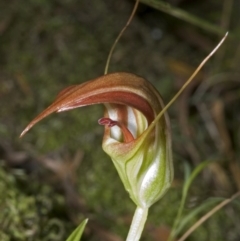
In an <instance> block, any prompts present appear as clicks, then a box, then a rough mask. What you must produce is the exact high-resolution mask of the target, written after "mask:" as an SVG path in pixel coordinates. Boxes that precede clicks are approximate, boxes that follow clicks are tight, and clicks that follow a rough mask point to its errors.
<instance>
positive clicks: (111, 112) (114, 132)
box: [105, 104, 122, 141]
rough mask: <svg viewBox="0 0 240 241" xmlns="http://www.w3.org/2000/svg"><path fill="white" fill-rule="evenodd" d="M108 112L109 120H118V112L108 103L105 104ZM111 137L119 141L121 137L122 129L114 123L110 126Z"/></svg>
mask: <svg viewBox="0 0 240 241" xmlns="http://www.w3.org/2000/svg"><path fill="white" fill-rule="evenodd" d="M105 106H106V108H107V112H108V117H109V118H110V119H111V120H114V121H118V113H117V110H116V109H115V108H112V107H111V105H110V104H105ZM111 137H112V138H113V139H114V140H116V141H121V139H122V131H121V129H120V128H119V127H118V126H117V125H116V126H113V127H111Z"/></svg>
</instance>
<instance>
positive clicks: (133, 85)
mask: <svg viewBox="0 0 240 241" xmlns="http://www.w3.org/2000/svg"><path fill="white" fill-rule="evenodd" d="M159 98H160V97H159V94H158V92H157V91H156V89H155V88H154V87H153V86H152V85H151V84H150V83H149V82H148V81H146V80H145V79H143V78H141V77H139V76H137V75H134V74H130V73H124V72H122V73H121V72H120V73H112V74H108V75H104V76H101V77H99V78H96V79H94V80H90V81H87V82H85V83H83V84H80V85H74V86H70V87H67V88H66V89H64V90H63V91H61V92H60V93H59V94H58V96H57V98H56V99H55V101H54V102H53V103H52V104H51V105H50V106H49V107H48V108H47V109H45V110H44V111H43V112H42V113H40V114H39V115H38V116H37V117H36V118H34V119H33V120H32V121H31V122H30V123H29V124H28V126H27V127H26V128H25V129H24V130H23V132H22V133H21V135H20V136H23V135H24V134H25V133H26V132H27V131H28V130H29V129H30V128H32V127H33V126H34V125H35V124H36V123H37V122H39V121H40V120H42V119H43V118H45V117H46V116H48V115H50V114H51V113H53V112H61V111H67V110H71V109H74V108H77V107H81V106H87V105H92V104H104V103H114V104H122V105H127V106H131V107H133V108H136V109H137V110H139V111H140V112H142V113H143V114H144V116H145V117H146V119H147V120H148V123H150V122H152V121H153V120H154V118H155V115H156V113H158V112H159V111H160V110H161V106H160V104H159V102H160V103H161V100H159Z"/></svg>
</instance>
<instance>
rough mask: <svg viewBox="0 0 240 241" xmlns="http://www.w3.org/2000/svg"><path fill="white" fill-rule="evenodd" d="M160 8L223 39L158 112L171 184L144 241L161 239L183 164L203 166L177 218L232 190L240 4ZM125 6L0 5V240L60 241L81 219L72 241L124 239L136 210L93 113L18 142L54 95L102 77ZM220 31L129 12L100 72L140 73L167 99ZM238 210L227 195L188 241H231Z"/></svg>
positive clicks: (36, 1)
mask: <svg viewBox="0 0 240 241" xmlns="http://www.w3.org/2000/svg"><path fill="white" fill-rule="evenodd" d="M144 1H145V0H144ZM169 2H171V4H172V6H174V7H175V8H177V9H182V10H184V11H185V14H186V15H187V13H189V14H191V15H193V16H197V17H198V18H200V19H202V20H204V21H207V22H208V23H211V24H212V25H214V26H216V28H218V29H219V28H220V29H222V30H223V32H224V31H227V30H229V31H230V34H229V37H228V38H227V40H226V41H225V43H224V44H223V46H222V47H221V48H220V50H219V51H218V52H217V53H216V54H215V55H214V56H213V58H211V60H210V61H209V62H208V63H207V64H206V65H205V67H204V68H203V70H201V72H200V73H199V74H198V76H197V77H196V79H195V80H194V82H193V83H192V84H191V85H190V86H189V87H188V88H187V90H186V91H185V92H184V93H183V94H182V95H181V96H180V97H179V98H178V99H177V101H176V102H175V104H174V105H173V106H172V107H171V108H170V109H169V111H168V112H169V115H170V120H171V126H172V135H173V153H174V166H175V179H174V182H173V185H172V188H171V189H170V191H169V192H168V193H167V194H166V195H165V196H164V198H163V199H162V200H160V201H159V202H158V203H156V204H155V205H154V206H153V207H152V208H151V209H150V213H149V219H148V221H147V224H146V227H145V230H144V233H143V238H142V240H143V241H144V240H146V241H148V240H152V241H166V240H167V237H168V235H169V232H170V230H171V228H172V226H173V222H174V219H175V217H176V213H177V210H178V207H179V203H180V198H181V192H182V186H183V182H184V176H185V173H186V170H187V168H186V167H188V168H189V169H190V170H193V169H194V168H195V167H197V166H198V165H199V164H200V163H202V162H203V161H206V160H211V161H213V163H212V164H211V165H209V166H207V167H206V168H205V169H204V171H203V172H202V173H201V174H200V175H199V176H198V177H197V178H196V180H195V181H194V183H193V184H192V186H191V189H190V191H189V194H188V198H187V202H186V206H185V208H184V214H188V213H193V212H194V210H196V208H197V207H198V206H199V205H201V204H202V203H204V202H206V201H207V200H209V198H216V197H221V198H228V197H230V196H231V195H233V194H234V193H235V192H237V190H240V125H239V122H240V111H239V110H240V108H239V106H240V71H239V63H240V31H239V29H240V28H239V27H240V25H239V23H240V19H239V9H240V4H239V2H238V1H237V0H235V1H234V0H225V1H217V0H208V1H207V0H205V1H200V0H198V1H190V0H172V1H169ZM133 5H134V1H131V0H115V1H112V0H104V1H103V0H102V1H99V0H91V1H89V0H81V1H76V0H59V1H56V0H55V1H46V0H29V1H24V2H23V1H17V0H13V1H11V3H10V1H6V0H2V1H1V2H0V9H1V15H0V106H1V107H0V110H1V111H0V193H1V195H0V240H1V241H10V240H11V241H12V240H13V241H18V240H19V241H20V240H29V241H30V240H34V241H47V240H48V241H49V240H51V241H55V240H56V241H59V240H65V239H66V238H67V236H68V235H69V234H70V232H71V231H72V230H73V229H74V228H75V227H76V226H77V225H78V224H79V223H80V222H81V221H82V220H83V219H84V218H89V223H88V225H87V228H86V232H85V234H84V237H83V240H90V241H94V240H96V241H97V240H105V241H121V240H124V237H125V236H126V234H127V231H128V227H129V225H130V223H131V219H132V215H133V213H134V208H135V207H134V205H133V203H132V202H131V200H130V199H129V197H128V194H127V193H126V192H125V190H124V188H123V186H122V183H121V182H120V180H119V178H118V176H117V173H116V170H115V169H114V166H113V164H112V162H111V160H110V158H109V157H108V156H107V155H106V154H105V153H104V152H103V150H102V147H101V142H102V136H103V127H102V126H100V125H98V124H97V120H98V119H99V118H101V117H102V116H103V107H102V106H100V105H99V106H90V107H86V108H85V107H84V108H81V109H77V110H74V111H70V112H64V113H61V114H54V115H52V116H50V117H49V118H47V119H46V120H44V121H42V122H41V123H39V124H38V125H37V126H35V127H34V128H33V129H32V130H31V131H30V132H29V133H27V134H26V136H24V137H23V138H21V139H20V138H19V134H20V133H21V131H22V130H23V129H24V128H25V126H26V125H27V124H28V123H29V122H30V121H31V120H32V119H33V118H34V117H35V116H36V115H37V114H38V113H40V112H41V111H42V110H43V109H45V108H46V107H47V106H48V105H49V104H50V103H51V102H52V101H53V99H54V98H55V96H56V95H57V93H59V92H60V91H61V90H62V89H64V88H65V87H67V86H69V85H74V84H79V83H83V82H85V81H87V80H91V79H94V78H96V77H98V76H101V75H103V73H104V68H105V64H106V60H107V56H108V53H109V50H110V48H111V46H112V44H113V42H114V40H115V38H116V36H117V35H118V33H119V31H120V30H121V29H122V28H123V26H124V25H125V23H126V21H127V19H128V18H129V15H130V13H131V11H132V8H133ZM3 10H4V11H3ZM170 11H171V10H170ZM223 35H224V34H223ZM223 35H221V34H217V33H216V32H214V31H211V30H206V29H205V28H202V27H198V26H196V25H194V24H192V23H189V22H188V21H183V20H181V19H179V18H176V17H174V16H172V15H170V14H167V13H163V12H162V11H160V10H157V9H153V8H151V7H150V6H147V5H144V4H140V6H139V8H138V10H137V13H136V15H135V16H134V19H133V21H132V23H131V24H130V26H129V28H128V29H127V30H126V32H125V33H124V35H123V36H122V38H121V39H120V41H119V43H118V44H117V47H116V49H115V51H114V53H113V57H112V60H111V63H110V68H109V72H110V73H111V72H121V71H124V72H131V73H135V74H137V75H140V76H143V77H144V78H146V79H147V80H149V81H150V82H151V83H152V84H153V85H154V86H155V87H156V88H157V89H158V90H159V92H160V93H161V95H162V97H163V99H164V102H165V103H167V102H168V101H169V100H170V99H171V98H172V97H173V96H174V94H175V93H176V92H177V90H179V88H180V87H181V86H182V85H183V83H184V82H185V81H186V80H187V78H188V77H189V76H190V75H191V74H192V73H193V71H194V70H195V69H196V67H197V66H198V65H199V63H200V62H201V61H202V60H203V59H204V57H206V56H207V54H208V53H210V51H211V50H212V49H213V48H214V46H215V45H216V44H217V43H218V42H219V40H220V39H221V38H222V37H223ZM212 207H213V206H209V208H208V209H206V210H204V211H203V212H201V213H199V214H198V215H197V216H194V217H193V218H192V219H191V220H190V222H189V223H188V225H187V226H186V227H185V229H184V230H186V229H187V228H188V227H190V226H191V225H192V224H193V223H194V222H195V221H197V220H198V219H199V218H200V217H201V216H202V215H204V213H206V212H207V211H209V210H210V209H211V208H212ZM239 212H240V205H239V199H238V200H237V201H235V202H233V203H231V204H229V205H228V206H226V207H224V208H223V209H222V210H220V211H219V212H217V213H216V214H215V215H214V216H212V217H211V218H210V219H209V220H208V221H207V222H205V223H204V224H203V225H201V226H200V227H199V228H198V229H197V230H196V231H195V232H194V233H193V234H192V235H191V236H190V237H189V239H188V240H189V241H191V240H194V241H202V240H205V241H214V240H218V241H225V240H228V241H238V240H240V228H239V227H240V215H239ZM184 230H183V231H184ZM182 233H184V232H181V234H182Z"/></svg>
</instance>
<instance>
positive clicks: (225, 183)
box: [208, 162, 232, 193]
mask: <svg viewBox="0 0 240 241" xmlns="http://www.w3.org/2000/svg"><path fill="white" fill-rule="evenodd" d="M208 169H209V170H210V172H211V174H212V175H213V176H214V181H215V182H216V184H217V185H216V186H217V187H218V189H220V190H223V191H226V192H229V193H231V192H232V185H231V182H230V180H229V177H228V175H227V174H226V172H225V170H224V169H223V168H222V167H221V165H220V164H218V163H216V162H214V163H212V164H211V165H209V166H208Z"/></svg>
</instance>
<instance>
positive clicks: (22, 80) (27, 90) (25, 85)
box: [16, 73, 33, 96]
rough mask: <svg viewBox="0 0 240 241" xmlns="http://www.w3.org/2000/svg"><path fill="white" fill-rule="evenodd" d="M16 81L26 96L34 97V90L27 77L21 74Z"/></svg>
mask: <svg viewBox="0 0 240 241" xmlns="http://www.w3.org/2000/svg"><path fill="white" fill-rule="evenodd" d="M16 81H17V84H18V86H19V88H20V90H21V91H22V92H23V93H24V94H25V95H26V96H29V95H32V94H33V93H32V90H31V88H30V86H29V84H28V82H27V80H26V77H25V76H24V75H23V74H21V73H19V74H17V75H16Z"/></svg>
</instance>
